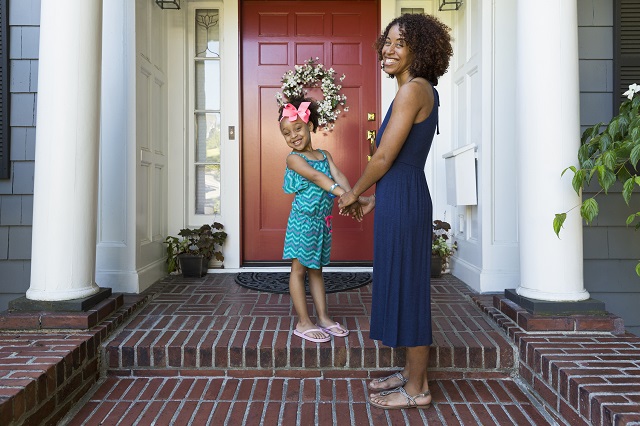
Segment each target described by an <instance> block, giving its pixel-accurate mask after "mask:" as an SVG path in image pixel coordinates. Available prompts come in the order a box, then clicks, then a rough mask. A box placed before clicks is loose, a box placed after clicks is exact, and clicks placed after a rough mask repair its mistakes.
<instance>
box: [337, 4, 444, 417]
mask: <svg viewBox="0 0 640 426" xmlns="http://www.w3.org/2000/svg"><path fill="white" fill-rule="evenodd" d="M376 48H377V51H378V59H379V60H381V61H382V69H383V70H384V72H386V73H387V74H388V75H389V77H391V78H395V79H396V80H397V82H398V91H397V93H396V96H395V99H394V100H393V102H392V104H391V106H390V107H389V111H388V112H387V115H386V117H385V119H384V121H383V122H382V125H381V126H380V131H379V132H378V137H377V140H376V144H377V146H378V149H377V151H376V152H375V154H374V155H373V156H372V157H371V161H370V162H369V164H368V165H367V167H366V168H365V170H364V172H363V174H362V176H361V177H360V179H359V180H358V182H356V184H355V185H354V186H353V188H352V189H351V191H349V192H347V193H345V194H343V195H342V196H341V197H340V203H339V205H340V208H341V209H342V213H343V214H350V213H351V212H350V208H349V206H351V205H352V204H354V203H355V202H356V201H357V200H358V197H359V196H360V194H362V193H364V192H365V191H366V190H367V189H369V188H370V187H371V186H372V185H373V184H377V185H376V194H375V195H374V196H372V197H370V199H369V200H364V201H363V199H362V198H361V202H362V204H363V213H368V212H370V211H371V210H372V209H373V208H375V210H376V213H375V222H374V244H373V250H374V255H373V265H374V284H373V299H372V304H371V333H370V337H371V338H372V339H375V340H381V341H382V343H383V344H385V345H387V346H391V347H402V346H404V347H406V363H405V366H404V369H403V370H402V371H401V372H398V373H395V374H393V375H391V376H389V377H385V378H382V379H376V380H373V381H372V382H371V383H369V389H371V390H372V391H374V392H373V393H372V394H370V398H369V401H370V403H371V405H373V406H375V407H379V408H383V409H398V408H412V407H418V408H427V407H429V406H430V405H431V394H430V393H429V384H428V382H427V364H428V362H429V345H431V343H432V337H431V294H430V276H431V274H430V269H431V233H432V228H431V224H432V203H431V196H430V195H429V188H428V186H427V182H426V178H425V175H424V166H425V163H426V160H427V155H428V153H429V148H430V147H431V142H432V141H433V136H434V133H435V130H436V128H437V124H438V93H437V92H436V90H435V88H434V87H433V86H435V85H436V84H437V83H438V78H439V77H440V76H441V75H443V74H444V73H445V72H446V70H447V68H448V66H449V59H450V57H451V55H452V53H453V50H452V48H451V37H450V35H449V28H448V27H447V26H445V25H444V24H442V23H441V22H440V21H439V20H437V19H436V18H434V17H432V16H428V15H412V14H405V15H402V16H400V17H398V18H396V19H394V20H393V21H391V22H390V23H389V25H387V28H386V29H385V31H384V33H383V34H382V35H381V36H380V37H379V38H378V41H377V43H376ZM354 216H355V217H356V218H357V215H354Z"/></svg>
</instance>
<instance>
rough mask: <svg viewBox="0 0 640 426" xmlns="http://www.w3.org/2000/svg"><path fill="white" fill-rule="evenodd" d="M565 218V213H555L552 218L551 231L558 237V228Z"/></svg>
mask: <svg viewBox="0 0 640 426" xmlns="http://www.w3.org/2000/svg"><path fill="white" fill-rule="evenodd" d="M566 219H567V214H566V213H560V214H556V217H555V219H553V231H554V232H555V233H556V235H557V236H558V238H560V229H561V228H562V225H563V224H564V221H565V220H566Z"/></svg>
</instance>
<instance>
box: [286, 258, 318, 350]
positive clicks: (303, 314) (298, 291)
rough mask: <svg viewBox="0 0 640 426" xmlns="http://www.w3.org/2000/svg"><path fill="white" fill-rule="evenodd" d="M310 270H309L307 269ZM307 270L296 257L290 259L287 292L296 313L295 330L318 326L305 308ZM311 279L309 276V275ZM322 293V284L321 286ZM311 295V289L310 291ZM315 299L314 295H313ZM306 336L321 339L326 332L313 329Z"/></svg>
mask: <svg viewBox="0 0 640 426" xmlns="http://www.w3.org/2000/svg"><path fill="white" fill-rule="evenodd" d="M309 271H311V270H309ZM305 272H307V268H306V267H305V266H303V265H302V264H301V263H300V262H298V259H293V260H292V261H291V274H290V276H289V294H290V295H291V301H292V302H293V308H294V309H295V311H296V314H298V324H296V330H298V331H302V332H304V331H307V330H311V329H312V328H318V327H317V326H316V325H315V324H314V323H313V322H312V321H311V318H309V310H308V309H307V294H306V291H305V289H304V275H305ZM309 281H311V277H309ZM323 293H324V286H323ZM312 295H313V291H312ZM314 301H315V297H314ZM307 336H309V337H313V338H314V339H323V338H325V337H327V335H326V333H323V332H322V331H314V332H312V333H308V334H307Z"/></svg>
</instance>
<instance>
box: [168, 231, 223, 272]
mask: <svg viewBox="0 0 640 426" xmlns="http://www.w3.org/2000/svg"><path fill="white" fill-rule="evenodd" d="M223 229H224V226H223V225H222V224H221V223H220V222H214V223H213V225H202V226H201V227H200V228H196V229H189V228H184V229H181V230H180V232H178V235H179V236H180V237H181V238H178V237H174V236H171V235H169V236H168V237H167V238H166V239H165V240H164V243H165V244H166V245H167V271H168V272H169V273H171V272H174V271H179V270H180V263H179V262H178V256H179V255H181V254H191V255H195V256H199V255H200V256H203V257H204V258H205V259H207V260H209V259H211V258H212V257H215V258H216V260H218V261H220V262H222V261H224V256H223V255H222V245H223V244H224V242H225V240H226V239H227V233H226V232H224V231H223Z"/></svg>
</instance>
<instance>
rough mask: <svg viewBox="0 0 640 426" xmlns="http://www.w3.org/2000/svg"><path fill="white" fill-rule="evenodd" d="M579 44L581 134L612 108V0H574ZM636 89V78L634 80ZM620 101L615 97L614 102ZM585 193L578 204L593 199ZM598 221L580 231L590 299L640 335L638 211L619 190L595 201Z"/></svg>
mask: <svg viewBox="0 0 640 426" xmlns="http://www.w3.org/2000/svg"><path fill="white" fill-rule="evenodd" d="M578 25H579V30H578V35H579V43H580V105H581V108H580V121H581V124H582V126H583V129H584V128H586V127H588V126H592V125H593V124H595V123H598V122H601V121H602V122H605V123H606V122H608V121H609V120H610V119H611V116H612V102H613V96H614V94H613V0H578ZM638 83H640V76H638ZM617 95H619V94H617V93H616V96H617ZM594 193H595V192H594V191H585V193H584V194H583V199H586V198H587V197H590V196H592V195H594ZM596 200H597V201H598V204H599V205H600V215H599V216H598V218H597V221H596V222H595V223H594V224H592V225H591V226H586V225H585V227H584V259H585V262H584V279H585V287H586V289H587V290H588V291H589V292H590V293H591V297H593V298H595V299H599V300H602V301H603V302H605V304H606V308H607V310H608V311H610V312H612V313H614V314H616V315H618V316H620V317H622V318H623V319H624V323H625V326H626V327H627V329H628V330H629V331H630V332H632V333H635V334H637V335H640V309H639V308H638V306H640V277H638V276H637V275H636V273H635V265H636V263H637V261H638V259H640V234H638V233H637V232H635V230H634V228H633V227H631V228H627V227H626V226H625V220H626V218H627V216H629V215H630V214H631V213H634V212H637V211H640V196H639V194H636V195H635V196H633V197H632V199H631V203H630V204H631V206H630V207H629V206H627V205H626V204H625V202H624V200H623V199H622V195H621V194H620V186H617V187H616V188H615V189H614V190H612V191H609V195H607V196H604V195H599V196H598V197H597V198H596Z"/></svg>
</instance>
